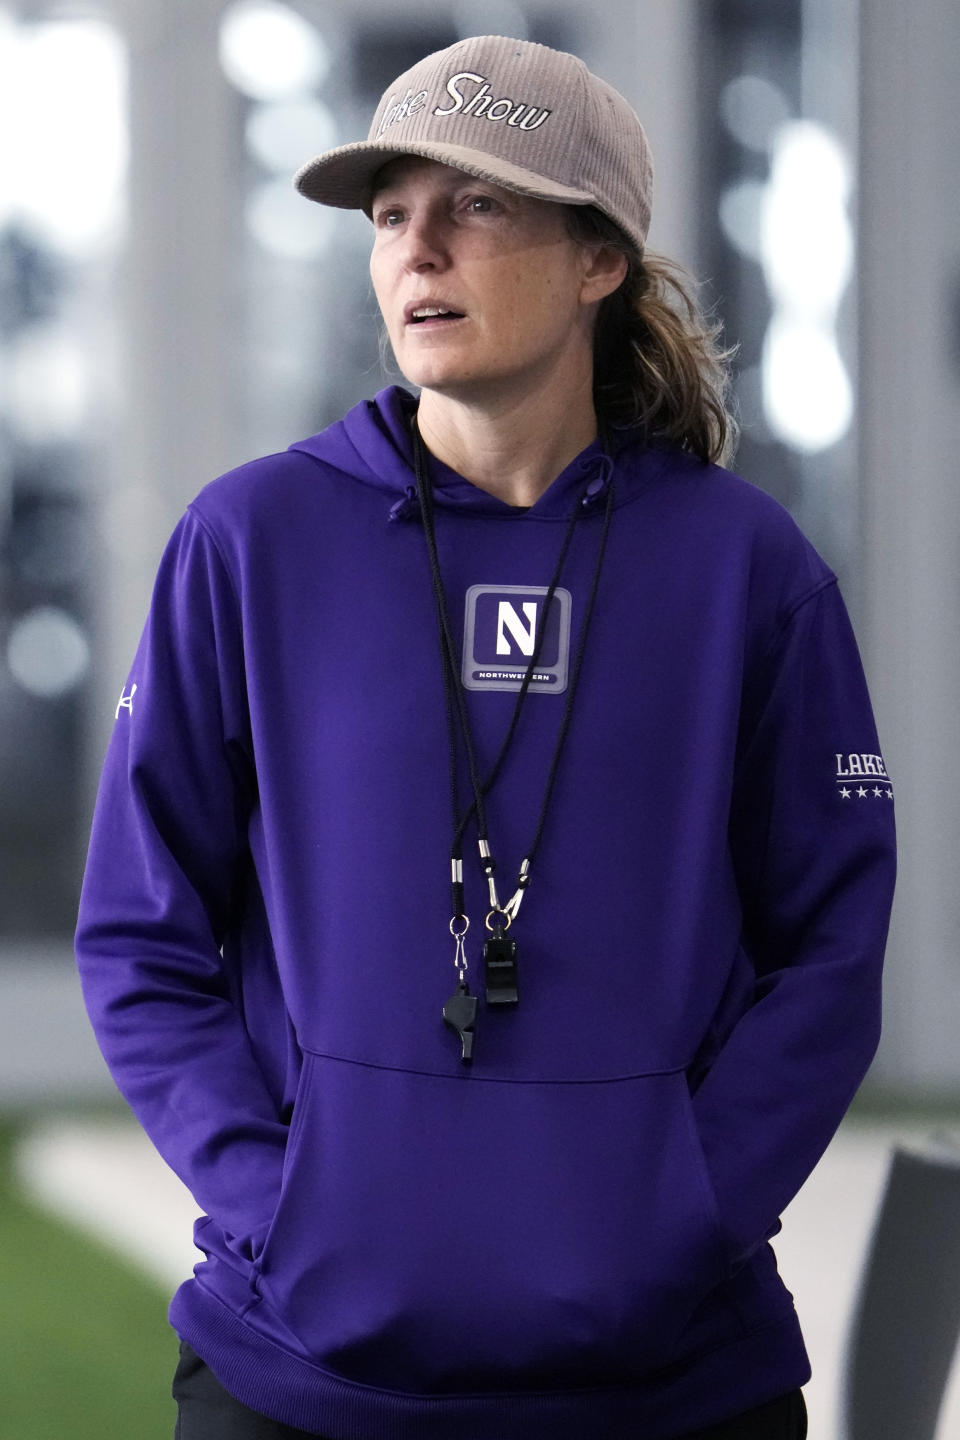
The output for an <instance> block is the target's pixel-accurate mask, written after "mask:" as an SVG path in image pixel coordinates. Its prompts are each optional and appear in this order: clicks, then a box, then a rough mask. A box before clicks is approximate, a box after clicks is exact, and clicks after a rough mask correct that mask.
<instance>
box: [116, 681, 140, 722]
mask: <svg viewBox="0 0 960 1440" xmlns="http://www.w3.org/2000/svg"><path fill="white" fill-rule="evenodd" d="M136 693H137V687H136V684H133V685H131V686H130V694H129V695H128V694H127V692H126V690H121V692H120V700H119V702H118V704H117V708H116V710H115V711H114V714H113V718H114V720H119V718H120V711H121V710H129V711H130V714H131V715H132V714H133V697H134V695H136Z"/></svg>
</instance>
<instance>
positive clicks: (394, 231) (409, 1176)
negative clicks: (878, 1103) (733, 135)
mask: <svg viewBox="0 0 960 1440" xmlns="http://www.w3.org/2000/svg"><path fill="white" fill-rule="evenodd" d="M298 184H299V187H300V189H301V190H302V191H303V193H304V194H306V195H307V196H309V197H311V198H313V199H316V200H318V201H320V202H321V203H328V204H335V205H345V206H357V207H362V208H364V209H366V210H367V212H368V213H369V215H370V217H371V219H372V222H373V234H374V241H373V250H372V259H371V273H372V277H373V283H374V287H375V290H376V293H377V299H378V301H379V304H380V308H381V310H382V313H383V318H384V321H385V324H386V327H387V331H388V333H389V336H390V340H391V343H392V345H393V348H394V351H395V353H396V357H397V360H398V363H399V365H400V366H401V368H402V370H403V372H404V374H405V376H406V377H407V378H408V380H409V381H410V382H411V383H413V384H415V385H417V386H419V387H421V393H420V396H419V401H418V400H417V399H415V398H414V397H413V395H412V394H410V393H409V392H407V391H406V390H404V389H400V388H391V389H388V390H386V391H384V392H383V393H382V394H380V395H379V396H378V397H377V398H376V400H375V401H373V402H368V403H364V404H361V405H359V406H357V407H356V408H355V409H354V410H352V411H351V412H350V413H349V414H348V415H347V416H346V417H345V419H344V420H343V421H342V422H340V423H339V424H337V425H334V426H332V427H331V428H330V429H328V430H327V431H325V432H323V433H322V434H321V435H317V436H314V437H312V438H311V439H309V440H306V441H302V442H300V443H299V444H296V445H293V446H292V447H291V448H290V449H289V450H288V451H287V452H286V453H284V454H282V455H277V456H271V457H269V458H267V459H265V460H260V461H256V462H254V463H253V464H251V465H248V466H245V467H243V468H241V469H240V470H237V471H235V472H233V473H231V474H230V475H228V476H225V477H222V478H221V479H220V480H217V481H215V482H214V483H213V484H212V485H210V486H208V487H207V489H205V490H204V491H203V492H202V494H201V495H200V496H199V497H198V498H197V500H196V501H195V502H194V503H193V505H191V506H190V508H189V510H188V512H187V514H186V516H185V517H184V519H183V520H182V522H181V524H180V526H179V527H178V529H177V531H176V533H175V535H174V537H173V539H172V540H171V542H170V546H169V548H168V550H167V553H166V556H165V558H164V561H163V563H162V565H161V568H160V572H159V575H158V579H157V586H156V591H155V595H154V600H153V604H152V607H151V612H150V616H149V618H148V622H147V626H146V630H145V632H144V637H143V640H142V643H141V646H140V649H139V652H138V655H137V657H136V659H135V661H134V665H133V668H132V670H131V673H130V676H129V678H128V680H127V683H126V686H125V688H124V704H123V705H122V706H120V707H118V711H117V714H118V721H117V731H116V734H115V737H114V739H113V741H112V744H111V748H110V752H109V755H108V758H107V762H106V766H105V770H104V777H103V782H102V786H101V792H100V797H99V801H98V806H97V815H96V819H95V823H94V829H93V837H92V842H91V850H90V859H89V863H88V869H87V875H86V879H85V885H84V894H83V901H82V907H81V915H80V925H79V930H78V955H79V959H80V965H81V970H82V974H83V980H84V987H85V994H86V998H87V1002H88V1006H89V1009H90V1013H91V1016H92V1018H93V1021H94V1024H95V1027H96V1029H97V1033H98V1036H99V1039H100V1042H101V1045H102V1047H103V1049H104V1053H105V1054H106V1056H107V1058H108V1060H109V1062H110V1064H111V1065H112V1067H113V1071H114V1074H115V1075H116V1077H117V1080H118V1083H119V1084H120V1085H121V1087H122V1088H123V1090H124V1093H125V1094H126V1095H127V1097H128V1098H129V1100H130V1102H131V1104H132V1105H133V1107H134V1109H135V1110H136V1111H137V1113H138V1115H139V1116H140V1118H141V1120H142V1122H143V1124H144V1125H145V1127H146V1128H147V1130H148V1131H149V1133H150V1135H151V1137H152V1138H153V1140H154V1142H155V1143H156V1145H157V1147H158V1149H159V1150H160V1151H161V1153H162V1154H163V1155H164V1156H165V1158H166V1159H167V1160H168V1162H169V1163H170V1164H171V1165H172V1166H173V1167H174V1168H175V1169H176V1170H177V1171H178V1173H179V1174H180V1175H181V1176H182V1177H183V1178H184V1180H185V1181H186V1182H187V1184H188V1185H189V1186H190V1188H191V1190H192V1191H193V1193H194V1195H195V1196H196V1199H197V1201H198V1203H199V1204H200V1205H201V1207H202V1208H203V1209H204V1211H205V1212H206V1213H205V1215H204V1217H203V1218H202V1219H201V1220H200V1221H198V1224H197V1228H196V1241H197V1244H198V1246H199V1248H200V1249H201V1250H202V1251H203V1252H204V1254H205V1256H206V1258H205V1259H204V1261H203V1262H202V1263H201V1264H200V1265H198V1267H197V1270H196V1274H195V1278H193V1279H191V1280H190V1281H188V1282H187V1283H186V1284H185V1285H183V1286H182V1287H181V1289H180V1290H179V1291H178V1293H177V1295H176V1297H175V1299H174V1302H173V1306H172V1309H171V1319H172V1323H173V1325H174V1327H175V1329H176V1330H177V1331H178V1333H179V1335H180V1337H181V1341H182V1355H181V1364H180V1367H179V1370H178V1373H177V1379H176V1382H175V1387H174V1391H175V1395H176V1397H177V1400H178V1406H179V1416H180V1418H179V1422H178V1430H177V1434H178V1435H179V1436H180V1437H181V1440H200V1437H203V1440H218V1437H252V1436H258V1437H274V1440H276V1437H284V1436H289V1435H298V1434H303V1433H306V1434H314V1435H320V1436H327V1437H331V1440H377V1437H398V1440H399V1437H416V1440H432V1437H436V1440H488V1437H489V1440H493V1437H497V1440H501V1437H510V1440H521V1437H522V1440H581V1437H582V1436H584V1435H587V1434H589V1435H596V1436H599V1437H610V1440H621V1437H623V1440H627V1437H629V1440H674V1437H681V1436H684V1437H707V1436H709V1437H713V1440H748V1437H754V1440H796V1437H801V1436H802V1435H804V1434H805V1430H806V1425H805V1419H804V1409H803V1400H802V1396H801V1393H800V1387H801V1386H802V1384H803V1383H804V1382H805V1381H806V1379H807V1378H808V1374H809V1369H808V1364H807V1359H806V1355H805V1352H804V1347H803V1341H802V1339H801V1335H800V1331H799V1328H798V1325H797V1320H796V1316H795V1314H794V1310H793V1306H792V1302H791V1299H790V1296H789V1294H788V1292H787V1291H786V1290H785V1289H784V1287H783V1285H782V1283H781V1281H780V1279H779V1276H778V1275H777V1270H776V1263H775V1259H774V1256H773V1252H772V1250H771V1248H770V1246H769V1244H768V1241H769V1238H770V1236H771V1235H773V1234H774V1233H775V1232H776V1230H777V1229H778V1228H779V1221H778V1215H779V1213H780V1211H781V1210H782V1208H783V1207H784V1205H785V1204H786V1203H787V1202H788V1201H789V1199H790V1198H791V1197H792V1196H793V1195H794V1194H795V1192H796V1191H797V1189H798V1188H799V1186H800V1185H801V1184H802V1182H803V1180H804V1179H805V1178H806V1176H807V1175H808V1174H809V1172H810V1170H811V1169H812V1168H813V1166H814V1165H815V1163H816V1161H817V1159H818V1158H819V1156H820V1154H821V1153H822V1151H823V1149H824V1147H825V1146H826V1144H827V1142H828V1140H829V1138H830V1136H831V1134H832V1133H833V1131H834V1129H835V1127H836V1125H837V1124H838V1122H839V1120H840V1118H841V1116H842V1115H843V1113H844V1110H845V1109H846V1107H847V1105H848V1103H849V1101H850V1098H851V1096H852V1095H853V1093H854V1091H855V1089H856V1087H857V1085H858V1084H859V1081H860V1079H861V1078H862V1075H863V1073H864V1071H865V1069H866V1067H867V1065H868V1063H869V1061H870V1058H871V1056H872V1054H873V1051H874V1048H875V1045H876V1041H877V1034H878V1016H879V972H880V965H881V958H882V951H883V945H884V938H885V932H886V923H887V915H888V909H889V902H890V892H891V888H892V880H893V834H892V809H893V807H892V804H891V801H892V787H891V785H890V782H889V780H888V778H887V777H886V773H885V771H884V769H883V764H882V760H881V759H880V754H879V746H878V744H877V741H876V735H875V731H874V728H873V721H872V718H871V715H870V708H869V703H868V700H867V696H866V691H865V687H864V682H863V676H862V671H861V668H860V664H859V660H858V657H857V653H856V647H855V644H854V641H853V638H852V635H851V632H850V627H849V624H848V621H847V618H846V615H845V612H844V609H843V605H842V602H841V600H840V598H839V595H838V592H837V587H836V583H835V579H834V577H833V575H832V574H831V573H830V571H829V570H828V569H827V567H826V566H825V565H824V563H823V561H822V560H821V559H820V558H819V556H817V555H816V554H815V552H814V551H813V550H812V548H811V547H810V545H809V544H808V543H807V542H806V541H805V540H804V539H803V537H802V536H801V535H800V534H799V532H798V531H797V529H796V527H795V526H794V524H793V523H792V521H791V520H790V519H789V517H788V516H787V515H786V514H785V512H783V511H782V510H781V509H780V508H779V506H777V505H776V504H775V503H774V502H773V501H772V500H770V499H769V498H768V497H766V496H765V495H764V494H763V493H761V492H760V491H758V490H755V489H753V488H752V487H750V486H749V485H747V484H745V483H744V482H743V481H741V480H739V479H737V477H735V476H733V475H731V474H730V473H729V472H727V471H725V470H723V469H720V468H719V467H718V465H717V464H716V463H713V462H716V461H718V460H719V459H720V458H721V457H722V455H723V454H724V453H725V449H726V447H727V445H728V440H729V422H728V420H727V417H726V414H725V411H724V407H723V383H722V368H721V364H720V360H719V359H718V356H717V353H716V349H715V343H714V337H713V335H712V334H711V332H710V330H709V328H708V327H706V326H704V324H703V322H702V321H701V320H700V318H699V316H698V315H697V312H696V309H695V307H694V306H693V305H692V303H691V302H689V301H688V300H687V299H686V294H685V291H684V290H683V287H682V284H681V283H680V282H679V281H677V280H676V278H675V276H674V274H673V272H672V271H671V270H670V269H669V267H667V266H665V265H664V264H663V263H662V262H658V261H655V260H654V259H652V258H651V257H648V256H645V255H644V253H643V247H644V243H645V238H646V230H647V225H648V222H649V213H650V161H649V153H648V150H647V146H646V141H645V139H644V136H643V132H642V130H641V128H640V126H639V122H638V121H637V119H636V117H635V116H634V115H633V112H632V111H631V110H630V109H629V107H628V106H627V105H626V103H625V102H624V101H623V100H622V98H621V97H620V96H618V95H617V94H616V93H615V92H614V91H612V90H611V89H610V88H609V86H607V85H605V84H604V83H603V82H602V81H601V80H599V79H597V78H596V77H595V76H593V75H591V74H590V73H589V72H588V71H587V70H586V69H585V67H584V66H583V65H582V63H581V62H580V61H578V60H577V59H575V58H574V57H573V56H569V55H563V54H560V53H559V52H556V51H552V50H548V49H545V48H544V47H541V46H537V45H532V44H527V43H524V42H519V41H513V40H508V39H504V38H501V37H484V38H479V39H476V38H475V39H470V40H465V41H463V42H461V43H460V44H458V45H455V46H453V47H451V48H450V49H449V50H446V51H442V52H440V53H438V54H436V55H432V56H428V57H427V58H426V59H425V60H424V61H422V62H420V64H419V65H417V66H415V67H414V68H413V69H412V70H411V71H409V72H408V73H407V74H406V75H404V76H402V77H400V79H399V80H398V81H397V82H396V83H395V84H394V85H393V86H391V88H390V90H389V91H388V92H387V94H386V95H385V96H384V98H383V101H382V102H381V105H380V107H379V109H378V111H377V115H376V117H375V118H374V122H373V127H372V129H371V134H370V138H369V139H368V141H366V142H364V143H361V144H358V145H352V146H345V147H341V148H339V149H337V150H334V151H332V152H330V153H328V154H327V155H324V156H321V157H319V158H318V159H317V160H315V161H313V162H311V163H310V164H309V165H307V166H306V167H305V168H304V169H303V170H302V171H301V172H300V175H299V176H298ZM671 297H672V298H673V299H674V301H676V302H677V303H676V307H675V306H674V305H672V304H671V303H670V300H671ZM851 775H853V776H856V777H857V780H858V781H859V782H860V783H859V784H858V783H856V782H855V781H854V780H851V779H850V776H851ZM498 861H499V866H498V864H497V862H498ZM448 887H449V889H448ZM528 890H529V892H530V893H529V896H528V895H527V891H528Z"/></svg>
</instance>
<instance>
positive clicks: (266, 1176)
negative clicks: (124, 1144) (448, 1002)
mask: <svg viewBox="0 0 960 1440" xmlns="http://www.w3.org/2000/svg"><path fill="white" fill-rule="evenodd" d="M254 795H255V783H254V779H253V765H252V759H251V746H250V740H249V721H248V716H247V708H246V688H245V684H244V671H243V645H242V632H241V627H240V621H239V609H238V604H237V600H236V596H235V593H234V590H233V586H232V584H231V581H230V577H229V575H228V573H227V571H226V569H225V566H224V564H223V561H222V559H221V557H220V554H219V552H218V551H217V548H216V546H215V545H214V543H213V542H212V540H211V538H210V536H209V535H208V533H207V532H206V530H205V529H204V527H203V525H202V524H201V522H200V521H199V520H198V518H197V517H196V516H195V515H194V514H193V513H192V512H189V511H188V513H187V514H186V515H185V516H184V518H183V520H182V521H181V522H180V525H179V526H178V527H177V530H176V531H175V532H174V535H173V537H172V539H171V541H170V543H169V545H168V547H167V550H166V552H165V554H164V557H163V560H162V562H161V565H160V569H159V573H158V576H157V581H156V586H155V590H154V595H153V601H152V604H151V609H150V614H149V617H148V620H147V623H146V627H145V629H144V632H143V636H142V639H141V642H140V645H139V649H138V651H137V655H136V658H135V660H134V664H133V667H132V670H131V672H130V676H129V678H128V680H127V683H126V685H125V686H124V690H123V695H122V696H121V700H120V703H119V704H118V706H117V712H116V721H115V727H114V733H113V736H112V738H111V741H110V745H109V748H108V752H107V757H106V762H105V765H104V770H103V776H102V779H101V784H100V790H99V795H98V799H97V804H96V809H95V815H94V821H93V828H92V834H91V840H90V849H89V855H88V860H87V867H86V872H85V876H84V883H83V891H82V896H81V903H80V913H79V924H78V929H77V936H76V953H77V959H78V963H79V967H80V974H81V980H82V985H83V991H84V999H85V1002H86V1005H87V1009H88V1012H89V1015H90V1018H91V1021H92V1023H93V1027H94V1030H95V1032H96V1035H97V1039H98V1041H99V1044H100V1048H101V1050H102V1051H103V1054H104V1057H105V1059H106V1061H107V1064H108V1066H109V1068H110V1070H111V1072H112V1074H113V1077H114V1079H115V1081H116V1083H117V1085H118V1086H119V1088H120V1090H121V1091H122V1092H123V1094H124V1095H125V1096H126V1098H127V1100H128V1101H129V1103H130V1104H131V1106H132V1108H133V1110H134V1111H135V1112H136V1114H137V1116H138V1118H139V1119H140V1121H141V1123H142V1124H143V1126H144V1128H145V1130H146V1131H147V1133H148V1134H149V1135H150V1137H151V1139H152V1140H153V1142H154V1144H155V1145H156V1147H157V1149H158V1150H159V1151H160V1153H161V1154H162V1155H163V1157H164V1159H165V1160H166V1161H167V1163H168V1164H169V1165H170V1166H171V1167H172V1168H173V1169H174V1170H175V1171H176V1172H177V1174H178V1175H179V1176H180V1177H181V1179H182V1180H183V1181H184V1182H185V1183H186V1185H187V1186H188V1187H189V1189H190V1190H191V1191H192V1193H193V1195H194V1197H195V1199H196V1200H197V1202H198V1204H199V1205H200V1206H202V1207H203V1209H204V1210H205V1211H206V1212H207V1213H208V1214H210V1215H212V1216H213V1217H214V1218H215V1219H216V1220H217V1222H218V1224H219V1225H220V1226H221V1228H222V1229H223V1230H224V1231H225V1232H226V1234H227V1236H228V1239H229V1243H231V1244H232V1245H234V1246H235V1247H236V1248H237V1250H238V1252H239V1253H241V1254H244V1255H248V1256H249V1255H250V1253H251V1251H252V1249H253V1248H254V1247H255V1245H256V1243H257V1240H258V1237H259V1234H260V1232H261V1231H263V1230H265V1228H266V1226H267V1224H268V1222H269V1220H270V1217H271V1216H272V1214H273V1210H274V1208H275V1203H276V1198H277V1196H278V1194H279V1185H280V1174H281V1167H282V1163H283V1154H284V1147H285V1143H286V1137H287V1127H286V1125H285V1124H284V1123H282V1121H281V1117H280V1114H279V1112H278V1103H277V1101H276V1100H275V1099H274V1098H273V1096H272V1095H271V1092H270V1087H269V1086H268V1084H267V1081H266V1078H265V1076H264V1074H263V1072H262V1070H261V1068H260V1067H259V1065H258V1063H257V1060H256V1057H255V1054H254V1052H253V1049H252V1046H251V1043H250V1038H249V1035H248V1033H247V1030H246V1027H245V1025H244V1021H243V1016H242V1013H241V1011H240V1008H239V1006H238V1004H237V1003H236V997H235V994H234V993H233V986H232V985H231V980H230V977H229V975H228V974H227V973H226V967H225V964H224V961H223V957H222V954H221V946H222V944H223V940H224V936H225V934H226V932H227V930H228V928H229V926H230V922H231V916H232V914H233V913H234V911H235V908H236V906H237V905H238V904H239V903H240V888H241V883H242V882H241V877H242V875H243V873H244V871H245V869H246V857H247V822H248V816H249V813H250V809H251V805H252V804H253V801H254Z"/></svg>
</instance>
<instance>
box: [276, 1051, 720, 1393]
mask: <svg viewBox="0 0 960 1440" xmlns="http://www.w3.org/2000/svg"><path fill="white" fill-rule="evenodd" d="M297 1109H298V1111H299V1116H298V1118H297V1121H296V1123H295V1126H294V1129H293V1131H292V1134H291V1147H292V1148H291V1152H290V1154H289V1155H288V1164H287V1169H286V1180H285V1184H284V1189H283V1194H282V1196H281V1200H280V1204H279V1207H278V1210H277V1213H276V1216H275V1218H274V1222H273V1225H272V1227H271V1229H270V1233H269V1235H268V1238H267V1241H266V1245H265V1247H264V1250H263V1253H262V1255H261V1257H260V1265H259V1271H260V1273H259V1292H260V1295H261V1297H262V1305H263V1306H264V1307H265V1309H266V1312H267V1313H261V1314H259V1315H258V1316H257V1317H256V1319H255V1320H254V1323H256V1324H258V1325H261V1326H264V1327H266V1328H268V1329H269V1328H271V1327H270V1315H269V1312H272V1313H273V1315H274V1317H275V1319H276V1321H278V1322H280V1325H281V1326H282V1328H283V1330H284V1331H286V1332H287V1333H289V1334H292V1335H293V1336H295V1337H296V1339H297V1341H298V1343H299V1345H301V1346H302V1348H303V1351H304V1352H305V1353H306V1354H307V1355H309V1356H310V1357H312V1358H313V1359H314V1360H315V1361H316V1362H317V1363H319V1364H321V1365H323V1366H324V1367H326V1368H328V1369H330V1370H332V1371H335V1372H336V1373H338V1374H340V1375H342V1376H344V1377H345V1378H348V1379H352V1380H355V1381H359V1382H362V1383H365V1384H368V1385H376V1386H381V1387H385V1388H391V1389H399V1390H406V1391H416V1392H428V1393H443V1392H447V1393H449V1392H453V1391H462V1390H473V1389H478V1388H482V1389H494V1390H510V1389H517V1388H524V1389H526V1388H530V1389H541V1388H549V1389H556V1388H560V1387H568V1386H569V1387H581V1386H585V1385H596V1384H616V1383H629V1382H631V1381H634V1380H636V1379H637V1378H638V1377H640V1376H641V1375H643V1374H645V1373H649V1372H650V1371H651V1370H654V1369H656V1368H658V1367H660V1366H662V1365H664V1364H666V1363H667V1362H668V1361H669V1360H670V1358H671V1355H672V1354H673V1352H674V1351H675V1349H676V1345H677V1341H678V1338H679V1336H680V1334H681V1333H682V1331H683V1328H684V1326H685V1324H686V1322H687V1320H688V1319H689V1317H690V1316H691V1314H692V1313H693V1311H694V1310H695V1309H696V1308H697V1306H698V1305H699V1304H700V1302H701V1301H702V1300H703V1299H704V1298H705V1296H706V1295H707V1294H708V1292H709V1291H710V1290H711V1289H712V1288H713V1287H714V1286H715V1285H717V1284H718V1283H719V1282H720V1281H721V1280H722V1279H723V1278H724V1277H725V1276H726V1274H727V1270H728V1266H727V1256H726V1253H725V1247H724V1245H723V1242H722V1239H721V1235H720V1230H719V1224H718V1218H717V1212H716V1204H715V1201H714V1198H713V1193H712V1189H711V1186H710V1182H709V1179H708V1177H707V1175H706V1171H705V1167H704V1162H703V1156H702V1153H701V1151H700V1147H699V1141H698V1139H697V1136H696V1133H695V1129H694V1124H693V1118H692V1114H691V1108H690V1096H689V1091H688V1089H687V1083H686V1078H685V1076H684V1075H683V1074H682V1073H670V1074H666V1075H648V1076H640V1077H631V1078H628V1079H618V1080H608V1081H591V1082H518V1081H510V1082H506V1081H497V1080H487V1079H481V1078H479V1077H476V1076H473V1075H465V1076H456V1077H445V1076H430V1075H422V1074H411V1073H408V1072H404V1071H392V1070H379V1069H376V1068H374V1067H371V1066H365V1065H360V1064H354V1063H352V1062H347V1061H340V1060H333V1059H329V1058H326V1057H321V1056H317V1055H308V1056H306V1057H305V1067H304V1075H303V1081H302V1086H301V1094H300V1098H299V1099H298V1102H297ZM251 1319H253V1317H251ZM278 1329H279V1326H278Z"/></svg>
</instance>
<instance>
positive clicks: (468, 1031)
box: [443, 980, 477, 1065]
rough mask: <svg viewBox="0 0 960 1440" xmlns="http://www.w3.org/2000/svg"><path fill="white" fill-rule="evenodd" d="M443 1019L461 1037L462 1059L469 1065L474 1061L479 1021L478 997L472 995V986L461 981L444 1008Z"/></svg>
mask: <svg viewBox="0 0 960 1440" xmlns="http://www.w3.org/2000/svg"><path fill="white" fill-rule="evenodd" d="M443 1018H444V1020H445V1022H446V1023H447V1024H448V1025H449V1026H450V1029H451V1030H456V1032H457V1034H458V1035H459V1037H460V1059H461V1060H462V1061H463V1063H464V1065H469V1064H470V1061H471V1060H472V1059H473V1027H474V1025H475V1024H476V1021H477V997H476V995H471V994H470V986H469V985H468V984H467V982H466V981H465V980H461V982H460V984H459V985H458V986H457V988H456V990H455V991H454V992H453V994H452V995H451V996H450V999H449V1000H448V1001H447V1003H446V1005H444V1007H443Z"/></svg>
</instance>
